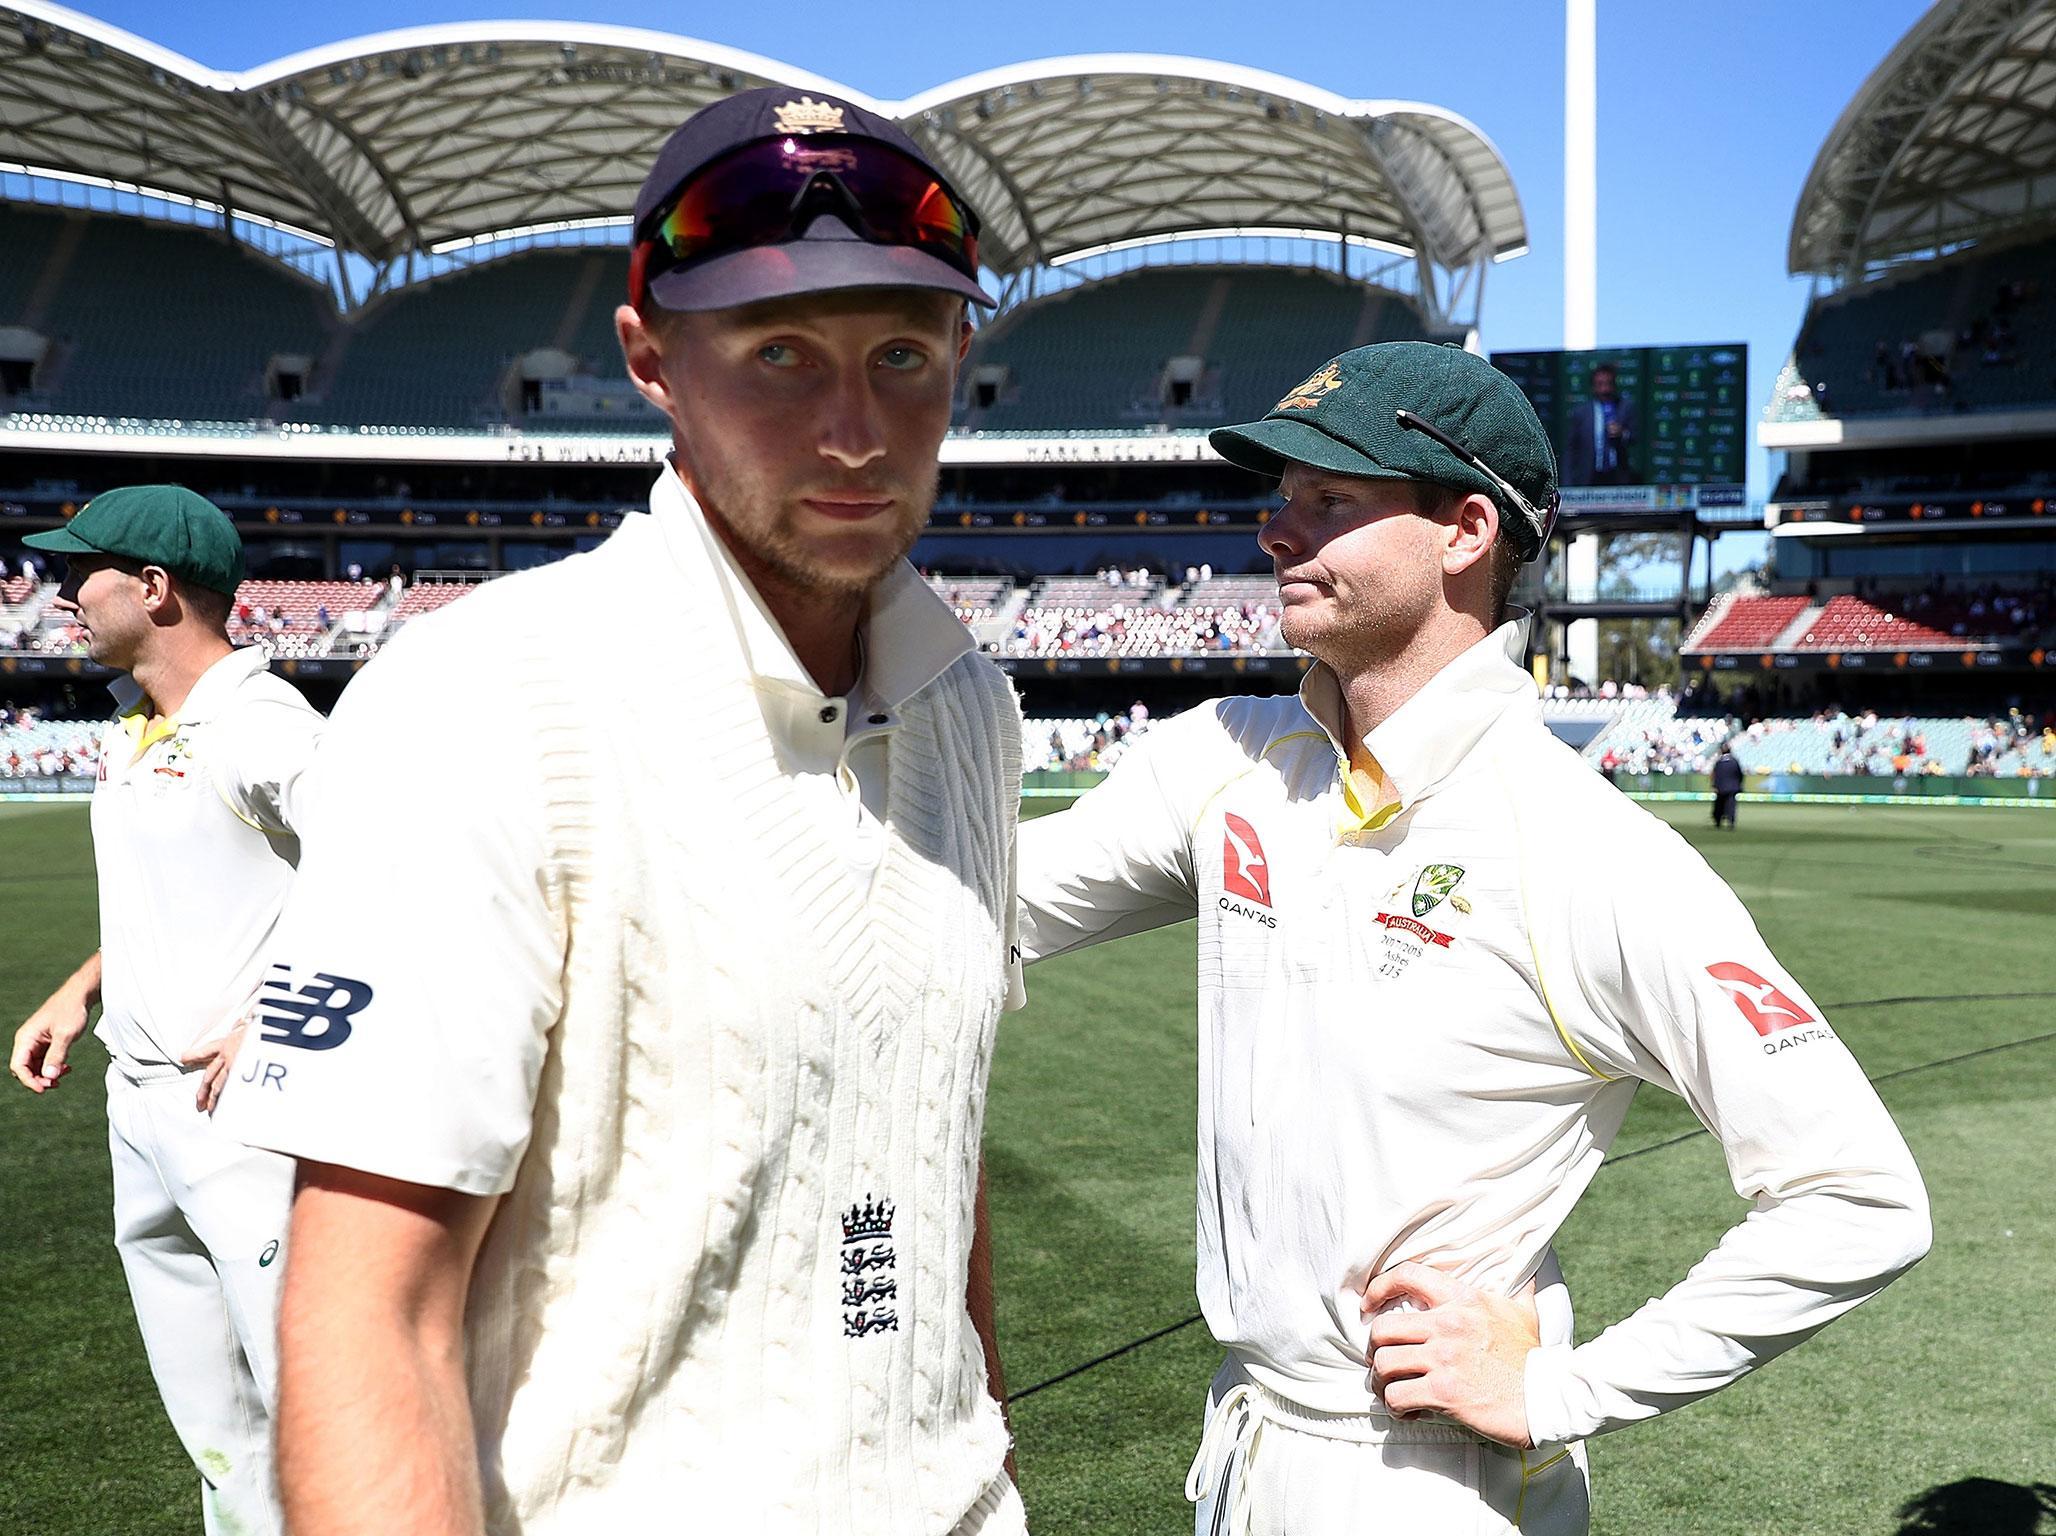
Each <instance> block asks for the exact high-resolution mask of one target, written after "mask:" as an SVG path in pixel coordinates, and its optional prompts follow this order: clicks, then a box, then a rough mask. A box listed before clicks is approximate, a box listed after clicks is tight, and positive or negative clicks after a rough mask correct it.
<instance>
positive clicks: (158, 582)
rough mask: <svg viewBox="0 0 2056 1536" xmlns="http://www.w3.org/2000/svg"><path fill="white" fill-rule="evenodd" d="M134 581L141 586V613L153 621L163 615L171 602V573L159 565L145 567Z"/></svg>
mask: <svg viewBox="0 0 2056 1536" xmlns="http://www.w3.org/2000/svg"><path fill="white" fill-rule="evenodd" d="M136 579H137V580H138V581H140V582H141V583H142V584H143V611H144V612H145V613H147V614H149V615H150V616H151V617H152V618H153V619H154V618H156V617H158V616H159V615H160V614H163V613H165V612H166V610H167V609H168V608H169V607H170V605H171V601H172V592H171V572H169V571H167V570H166V569H165V568H164V567H163V566H161V565H146V566H144V567H143V568H142V570H140V571H138V572H137V573H136Z"/></svg>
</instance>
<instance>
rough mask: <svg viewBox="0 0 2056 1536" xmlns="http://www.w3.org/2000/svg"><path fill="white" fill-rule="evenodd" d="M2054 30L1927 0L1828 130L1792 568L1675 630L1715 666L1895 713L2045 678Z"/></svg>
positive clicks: (1993, 5) (1798, 446)
mask: <svg viewBox="0 0 2056 1536" xmlns="http://www.w3.org/2000/svg"><path fill="white" fill-rule="evenodd" d="M2052 36H2056V14H2052V7H2051V6H2050V5H2049V4H2048V3H2046V0H2035V3H2020V0H1962V3H1958V4H1953V5H1947V6H1936V7H1933V8H1931V9H1930V10H1928V11H1927V12H1926V14H1925V15H1923V16H1922V17H1921V19H1920V20H1919V21H1918V22H1916V23H1915V24H1914V26H1913V28H1912V29H1911V30H1910V31H1909V32H1908V33H1907V34H1906V36H1905V37H1904V38H1903V39H1902V40H1901V41H1900V43H1899V45H1898V46H1897V47H1896V48H1895V49H1894V50H1893V51H1892V53H1891V54H1890V56H1889V57H1887V58H1886V59H1885V60H1884V61H1883V62H1882V63H1881V64H1880V65H1879V66H1878V68H1877V69H1876V70H1875V71H1874V72H1873V73H1872V75H1871V76H1870V78H1869V79H1867V80H1866V81H1865V82H1864V83H1863V85H1862V87H1861V88H1860V89H1859V90H1858V91H1857V93H1856V95H1855V96H1854V98H1853V99H1852V100H1851V101H1850V102H1849V104H1848V105H1847V107H1846V108H1845V109H1844V110H1843V112H1842V115H1841V118H1840V120H1839V121H1838V122H1837V123H1836V125H1835V127H1834V129H1833V131H1832V132H1831V133H1830V134H1829V135H1828V138H1827V140H1826V142H1825V143H1824V144H1823V145H1822V146H1821V149H1820V152H1819V155H1818V156H1817V157H1816V159H1815V161H1814V165H1813V168H1812V171H1811V173H1810V174H1809V176H1808V178H1807V181H1806V185H1805V188H1804V190H1803V191H1802V192H1801V194H1800V198H1799V202H1798V206H1797V208H1796V209H1795V211H1794V213H1793V218H1792V231H1791V240H1790V245H1789V249H1788V255H1787V266H1788V268H1789V270H1790V271H1791V272H1792V273H1793V275H1795V276H1808V277H1811V278H1812V279H1813V280H1814V284H1815V291H1814V294H1813V297H1812V300H1811V302H1810V303H1809V305H1808V308H1807V313H1806V316H1805V318H1804V320H1803V321H1802V322H1801V325H1800V327H1799V332H1798V335H1797V337H1796V338H1795V340H1794V342H1793V347H1792V354H1791V357H1790V358H1789V359H1788V361H1787V362H1786V364H1785V366H1784V368H1783V370H1782V371H1781V372H1780V375H1779V378H1778V381H1777V385H1776V387H1775V389H1774V391H1773V394H1772V398H1771V400H1770V401H1769V402H1768V403H1767V404H1766V407H1765V410H1764V414H1763V419H1762V423H1761V425H1760V426H1759V428H1758V435H1759V439H1760V441H1761V442H1762V443H1763V445H1764V446H1765V447H1767V448H1770V449H1772V450H1775V451H1778V452H1781V453H1782V454H1783V455H1784V461H1783V472H1782V474H1781V475H1780V477H1779V481H1778V484H1777V487H1776V489H1775V491H1774V492H1773V494H1772V497H1771V504H1770V508H1769V521H1770V524H1771V531H1772V534H1773V549H1774V551H1775V571H1774V575H1773V576H1772V578H1771V580H1770V582H1769V590H1768V591H1767V592H1761V593H1751V594H1744V595H1736V596H1734V597H1732V598H1730V599H1726V600H1721V601H1717V602H1716V603H1715V605H1714V606H1713V607H1711V608H1709V609H1708V611H1707V612H1706V613H1705V615H1703V616H1702V618H1701V620H1700V622H1699V624H1698V625H1697V626H1696V627H1695V629H1694V630H1693V632H1692V634H1691V635H1690V636H1688V638H1687V640H1686V642H1685V645H1684V647H1683V649H1684V652H1685V654H1686V656H1687V658H1688V659H1689V660H1690V661H1691V662H1692V663H1693V664H1695V665H1697V666H1698V667H1699V668H1700V669H1701V670H1702V671H1706V672H1710V673H1712V674H1714V675H1716V676H1718V675H1720V674H1723V673H1736V672H1740V673H1743V674H1751V673H1761V672H1762V671H1764V670H1765V669H1768V670H1769V671H1770V672H1772V673H1773V674H1774V675H1776V676H1778V677H1779V678H1781V679H1783V680H1784V682H1785V685H1786V686H1785V692H1786V694H1787V696H1788V697H1789V699H1790V701H1791V702H1795V703H1797V702H1802V701H1805V702H1811V703H1814V704H1818V705H1820V706H1822V707H1829V706H1832V705H1835V704H1838V703H1840V702H1842V701H1843V700H1844V699H1845V698H1846V699H1849V701H1850V702H1852V703H1854V702H1859V701H1860V702H1862V703H1864V704H1867V705H1875V706H1876V707H1878V708H1879V709H1881V710H1884V711H1886V712H1887V714H1888V715H1889V713H1890V712H1891V711H1892V710H1893V709H1894V708H1895V707H1898V708H1901V709H1903V708H1904V707H1905V706H1906V705H1907V704H1908V703H1914V702H1932V703H1935V704H1940V703H1943V702H1945V699H1948V698H1950V697H1951V696H1954V697H1960V698H1962V699H1963V700H1965V701H1969V699H1970V696H1971V695H1973V694H1975V695H1976V696H1977V698H1978V699H1979V700H1990V701H1993V702H2004V701H2007V700H2012V699H2022V698H2027V699H2031V698H2032V697H2034V696H2036V695H2037V694H2040V693H2043V692H2045V691H2046V684H2045V683H2044V682H2043V678H2044V677H2045V675H2046V673H2045V667H2046V665H2047V662H2048V660H2049V656H2050V650H2051V644H2052V642H2056V627H2052V623H2051V620H2052V617H2056V540H2052V539H2051V537H2050V533H2049V530H2048V525H2047V524H2046V523H2045V522H2044V521H2043V520H2044V518H2045V516H2046V515H2047V514H2048V513H2049V512H2050V511H2051V509H2052V507H2056V500H2052V497H2056V287H2052V286H2051V280H2052V278H2056V207H2052V206H2051V205H2050V204H2049V202H2048V199H2047V197H2046V195H2044V192H2043V190H2042V189H2044V188H2045V186H2046V183H2047V178H2048V176H2049V174H2050V173H2051V171H2052V170H2056V139H2052V138H2051V136H2050V135H2049V134H2048V133H2047V132H2045V131H2043V130H2044V129H2045V128H2046V125H2047V122H2048V110H2049V109H2048V103H2049V100H2050V94H2049V93H2050V91H2051V90H2052V89H2056V57H2052V55H2051V53H2050V48H2049V43H2050V39H2051V38H2052ZM1852 674H1858V675H1857V676H1853V677H1852ZM1795 690H1796V691H1795ZM1852 694H1853V695H1857V696H1860V698H1851V697H1850V696H1851V695H1852ZM1923 714H1924V715H1925V711H1923ZM1935 718H1945V717H1942V716H1939V715H1938V716H1935ZM1947 718H1953V717H1947ZM1959 734H1960V733H1957V732H1955V731H1953V730H1950V731H1944V732H1942V733H1941V734H1939V735H1937V736H1936V737H1935V740H1936V741H1937V742H1940V741H1944V740H1950V741H1953V740H1955V739H1956V738H1957V736H1958V735H1959ZM1965 739H1966V740H1967V739H1968V738H1965ZM1801 755H1802V756H1804V757H1805V758H1806V759H1807V760H1808V761H1809V762H1812V761H1816V760H1818V754H1817V753H1811V752H1810V751H1809V752H1807V753H1802V754H1801ZM1874 756H1875V754H1870V755H1869V756H1865V755H1864V754H1861V753H1856V752H1854V749H1846V748H1845V751H1844V752H1843V753H1842V754H1841V755H1839V756H1837V757H1836V761H1837V762H1838V763H1845V764H1854V763H1856V762H1868V761H1870V759H1871V758H1872V757H1874ZM1943 756H1944V757H1945V758H1946V759H1947V760H1948V761H1951V762H1955V761H1957V760H1958V759H1959V758H1960V759H1961V760H1962V761H1963V762H1966V763H1968V762H1970V761H1971V760H1972V759H1971V756H1970V755H1969V752H1968V749H1967V748H1966V749H1965V750H1964V751H1963V752H1957V751H1955V750H1954V749H1953V748H1952V749H1951V750H1950V751H1948V752H1946V753H1944V754H1943ZM1950 771H1952V772H1954V771H1960V770H1958V769H1954V768H1952V769H1951V770H1950Z"/></svg>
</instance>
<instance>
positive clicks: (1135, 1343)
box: [1007, 1312, 1201, 1406]
mask: <svg viewBox="0 0 2056 1536" xmlns="http://www.w3.org/2000/svg"><path fill="white" fill-rule="evenodd" d="M1200 1317H1201V1314H1200V1313H1198V1312H1195V1313H1193V1314H1192V1316H1190V1317H1188V1318H1186V1319H1185V1320H1184V1321H1183V1322H1177V1323H1173V1324H1171V1326H1170V1327H1168V1328H1159V1329H1157V1331H1156V1332H1155V1333H1145V1334H1144V1335H1143V1336H1142V1337H1141V1338H1139V1339H1131V1340H1129V1342H1127V1343H1126V1344H1123V1345H1122V1346H1121V1347H1120V1348H1119V1349H1110V1350H1108V1351H1107V1352H1106V1353H1105V1354H1103V1355H1101V1356H1099V1357H1098V1358H1097V1359H1093V1360H1088V1361H1086V1362H1085V1363H1084V1364H1083V1365H1074V1366H1072V1367H1071V1368H1070V1369H1069V1370H1068V1371H1059V1372H1058V1373H1057V1374H1056V1375H1054V1376H1052V1377H1050V1378H1049V1380H1047V1381H1038V1382H1037V1383H1036V1384H1035V1385H1034V1386H1032V1387H1023V1388H1022V1389H1021V1390H1020V1391H1018V1392H1016V1393H1013V1394H1012V1395H1011V1396H1009V1397H1008V1398H1007V1403H1008V1405H1009V1406H1011V1405H1012V1404H1014V1403H1018V1402H1019V1401H1021V1399H1022V1398H1024V1397H1033V1396H1034V1395H1035V1394H1036V1393H1038V1392H1040V1391H1041V1390H1042V1389H1043V1388H1044V1387H1053V1386H1055V1385H1056V1384H1057V1383H1058V1382H1060V1381H1069V1380H1070V1379H1071V1378H1072V1377H1073V1376H1083V1375H1084V1374H1085V1373H1086V1372H1087V1371H1089V1370H1091V1369H1092V1368H1093V1367H1094V1366H1096V1365H1105V1364H1106V1363H1107V1362H1108V1361H1109V1360H1118V1359H1119V1358H1120V1357H1121V1356H1123V1355H1125V1354H1127V1353H1128V1351H1130V1350H1131V1349H1140V1348H1142V1346H1143V1345H1145V1344H1154V1343H1155V1342H1156V1341H1157V1340H1158V1339H1163V1338H1168V1337H1170V1335H1172V1334H1174V1333H1177V1332H1179V1331H1180V1330H1181V1329H1185V1328H1190V1327H1191V1326H1192V1325H1193V1324H1194V1323H1196V1322H1198V1321H1199V1320H1200Z"/></svg>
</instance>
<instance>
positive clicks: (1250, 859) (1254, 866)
mask: <svg viewBox="0 0 2056 1536" xmlns="http://www.w3.org/2000/svg"><path fill="white" fill-rule="evenodd" d="M1222 820H1223V823H1224V833H1223V836H1222V838H1221V889H1222V890H1224V891H1228V892H1230V893H1232V894H1234V895H1236V896H1241V897H1244V898H1246V899H1247V900H1250V901H1254V902H1257V903H1260V904H1261V905H1263V906H1266V907H1268V906H1269V905H1270V904H1271V865H1270V861H1269V860H1268V859H1266V858H1265V857H1264V845H1263V842H1262V840H1261V839H1259V838H1258V837H1257V835H1256V828H1255V827H1252V826H1251V825H1250V824H1249V823H1248V822H1246V821H1244V820H1243V819H1242V818H1241V817H1240V816H1237V815H1235V814H1234V813H1233V812H1232V811H1231V812H1229V813H1228V814H1227V815H1226V816H1225V817H1223V818H1222Z"/></svg>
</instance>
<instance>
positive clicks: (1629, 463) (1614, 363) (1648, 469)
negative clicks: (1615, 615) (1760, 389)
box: [1492, 341, 1749, 510]
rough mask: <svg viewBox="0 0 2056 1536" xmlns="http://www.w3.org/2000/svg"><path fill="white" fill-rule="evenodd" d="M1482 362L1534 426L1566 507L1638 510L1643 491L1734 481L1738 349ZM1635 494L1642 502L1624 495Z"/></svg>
mask: <svg viewBox="0 0 2056 1536" xmlns="http://www.w3.org/2000/svg"><path fill="white" fill-rule="evenodd" d="M1492 363H1493V366H1494V367H1496V368H1498V369H1499V370H1500V371H1501V372H1503V373H1504V374H1506V376H1507V377H1508V378H1510V379H1512V380H1513V381H1514V383H1516V384H1518V385H1519V386H1520V387H1521V392H1522V393H1523V394H1525V395H1526V396H1527V397H1528V401H1529V403H1530V404H1532V405H1533V406H1534V407H1535V414H1536V415H1537V416H1540V417H1541V418H1542V426H1543V429H1544V430H1545V431H1547V432H1548V433H1549V438H1550V442H1551V443H1552V444H1553V445H1554V446H1555V448H1556V464H1557V474H1558V478H1559V479H1560V480H1561V481H1562V482H1563V486H1564V489H1565V492H1566V494H1565V496H1564V502H1565V505H1566V507H1567V508H1568V507H1570V506H1574V505H1584V506H1590V507H1592V508H1593V509H1594V510H1597V509H1599V508H1600V507H1603V506H1605V505H1608V504H1610V503H1611V502H1613V501H1616V500H1618V501H1619V503H1620V504H1621V505H1622V506H1635V505H1639V504H1641V503H1642V502H1643V501H1645V500H1647V499H1648V497H1647V495H1646V488H1648V487H1685V486H1708V487H1713V486H1719V487H1722V488H1732V487H1739V486H1741V485H1742V483H1743V480H1744V478H1745V471H1746V466H1745V462H1744V457H1745V452H1746V447H1747V436H1746V430H1745V426H1744V423H1743V409H1744V407H1743V398H1744V395H1745V394H1746V392H1747V389H1748V381H1749V348H1748V346H1747V345H1746V344H1745V343H1743V342H1739V341H1737V342H1716V343H1709V344H1707V345H1704V346H1683V347H1611V348H1607V349H1604V350H1601V351H1597V352H1496V353H1494V354H1493V356H1492ZM1587 488H1592V489H1587ZM1609 490H1619V491H1620V492H1621V493H1622V494H1621V495H1620V496H1618V497H1612V496H1609V495H1608V494H1607V492H1608V491H1609ZM1637 490H1641V491H1644V492H1645V494H1642V495H1636V494H1631V493H1632V492H1634V491H1637Z"/></svg>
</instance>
